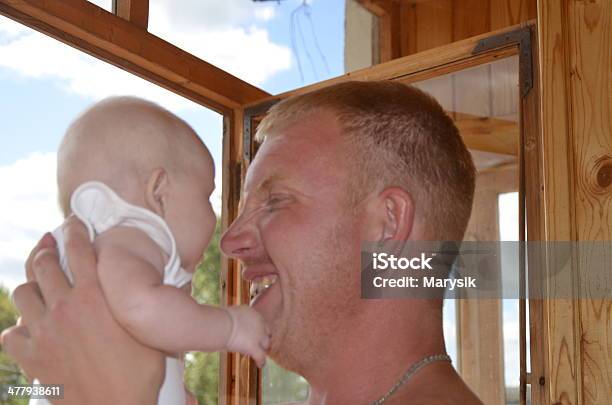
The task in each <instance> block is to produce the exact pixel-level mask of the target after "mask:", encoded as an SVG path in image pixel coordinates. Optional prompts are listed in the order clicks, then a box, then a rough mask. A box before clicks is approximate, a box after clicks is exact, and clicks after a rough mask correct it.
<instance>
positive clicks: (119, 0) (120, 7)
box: [113, 0, 149, 31]
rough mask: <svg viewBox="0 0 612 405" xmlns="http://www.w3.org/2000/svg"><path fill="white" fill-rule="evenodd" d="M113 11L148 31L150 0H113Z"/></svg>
mask: <svg viewBox="0 0 612 405" xmlns="http://www.w3.org/2000/svg"><path fill="white" fill-rule="evenodd" d="M113 13H114V14H115V15H116V16H118V17H121V18H123V19H124V20H127V21H129V22H131V23H132V24H134V25H135V26H137V27H139V28H142V29H143V30H145V31H146V29H147V27H148V25H149V0H113Z"/></svg>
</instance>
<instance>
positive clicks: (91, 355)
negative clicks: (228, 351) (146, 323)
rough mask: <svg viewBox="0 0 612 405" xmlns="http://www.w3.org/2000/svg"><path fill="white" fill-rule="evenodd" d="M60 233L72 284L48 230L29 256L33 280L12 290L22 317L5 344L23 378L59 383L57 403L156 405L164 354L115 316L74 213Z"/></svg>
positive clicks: (7, 334)
mask: <svg viewBox="0 0 612 405" xmlns="http://www.w3.org/2000/svg"><path fill="white" fill-rule="evenodd" d="M64 236H65V240H66V255H67V259H68V263H69V267H70V269H71V271H72V273H73V274H74V279H75V282H74V287H73V288H71V286H70V284H69V283H68V281H67V279H66V278H65V277H64V274H63V272H62V270H61V268H60V266H59V262H58V257H57V251H56V248H55V241H54V239H53V237H52V236H51V235H49V234H47V235H45V237H43V239H41V241H40V242H39V243H38V245H37V246H36V247H35V248H34V250H33V251H32V253H31V254H30V257H29V258H28V261H27V262H26V272H27V276H28V280H30V281H29V282H27V283H26V284H22V285H20V286H19V287H17V288H16V289H15V291H14V293H13V298H14V301H15V305H16V306H17V308H18V309H19V312H20V313H21V316H22V319H21V322H20V323H19V324H18V325H17V326H14V327H12V328H10V329H7V330H5V331H4V332H3V333H2V336H1V337H0V342H1V343H2V347H3V349H4V350H5V351H6V352H7V353H8V354H9V356H11V357H12V358H13V359H15V361H17V363H19V365H20V366H21V367H22V368H23V369H24V371H25V372H26V374H28V376H30V377H35V378H38V379H39V380H40V381H41V383H43V384H64V399H63V400H60V401H59V403H61V404H62V405H71V404H90V405H102V404H130V405H131V404H143V405H145V404H146V405H151V404H155V403H157V394H158V390H159V387H160V385H161V383H162V381H163V370H164V363H163V362H164V356H163V355H162V354H161V353H160V352H158V351H155V350H153V349H151V348H148V347H146V346H143V345H142V344H140V343H139V342H137V341H136V340H134V339H133V338H132V337H131V336H130V335H129V334H128V333H127V332H126V331H125V330H124V329H122V328H121V327H120V326H119V324H117V322H116V321H115V319H114V318H113V317H112V315H111V313H110V311H109V309H108V306H107V303H106V300H105V298H104V296H103V294H102V290H101V288H100V285H99V282H98V276H97V271H96V255H95V252H94V249H93V246H92V245H91V243H90V242H89V238H88V235H87V230H86V229H85V227H84V226H83V225H82V224H81V223H80V222H79V221H78V220H77V219H76V218H74V217H71V218H69V219H68V220H67V221H66V223H65V225H64ZM32 280H36V281H32Z"/></svg>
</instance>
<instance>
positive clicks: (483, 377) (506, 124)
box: [236, 24, 538, 404]
mask: <svg viewBox="0 0 612 405" xmlns="http://www.w3.org/2000/svg"><path fill="white" fill-rule="evenodd" d="M534 35H535V33H534V31H533V25H532V24H527V25H525V26H523V27H514V28H512V29H506V30H502V31H500V32H495V33H490V34H487V35H483V36H479V37H475V38H471V39H468V40H464V41H459V42H456V43H453V44H450V45H446V46H443V47H440V48H437V49H435V50H431V51H424V52H421V53H419V54H416V55H411V56H407V57H404V58H400V59H395V60H393V61H391V62H387V63H384V64H382V65H378V66H374V67H370V68H366V69H363V70H360V71H356V72H352V73H350V74H348V75H346V76H344V77H341V78H338V79H332V80H329V81H326V82H322V83H318V84H316V85H313V86H308V87H305V88H301V89H297V90H295V91H291V92H288V93H284V94H281V95H279V96H274V97H270V98H268V99H265V100H263V101H260V102H257V103H254V104H251V105H248V106H246V108H245V109H244V110H243V111H241V114H242V115H243V132H242V139H238V140H236V142H240V143H241V144H242V147H243V153H242V156H241V165H242V166H243V167H244V168H246V167H248V164H249V162H250V161H251V160H252V159H253V157H254V156H255V154H256V153H257V149H258V146H259V145H258V144H257V142H256V141H255V140H254V134H255V132H256V128H257V125H258V123H259V122H260V121H261V119H262V118H263V116H264V115H265V112H266V111H267V110H268V108H269V107H270V106H272V105H273V104H275V103H276V102H278V101H280V100H282V99H284V98H286V97H289V96H291V95H294V94H301V93H304V92H308V91H309V90H312V89H315V88H319V87H321V86H325V85H329V84H334V83H337V82H339V81H342V80H394V81H399V82H402V83H406V84H411V85H414V86H416V87H418V88H420V89H422V90H424V91H426V92H427V93H429V94H431V95H432V96H433V97H434V98H436V99H437V100H438V102H439V103H440V104H441V105H442V107H443V108H444V109H445V111H446V112H447V114H448V115H449V116H450V117H451V118H452V119H453V120H454V122H455V124H456V126H457V127H458V129H459V131H460V134H461V136H462V138H463V140H464V142H465V143H466V145H467V146H468V148H469V150H470V152H471V154H472V157H473V160H474V163H475V165H476V168H477V183H476V193H475V199H474V205H473V210H472V216H471V218H470V222H469V225H468V230H467V232H466V236H465V240H472V241H499V240H502V237H507V238H511V237H513V238H515V240H519V239H520V240H525V238H526V237H527V235H528V229H527V225H528V222H527V221H526V205H525V204H526V201H527V200H529V198H528V196H527V194H528V193H530V192H533V190H534V187H536V186H535V184H533V182H534V180H535V179H536V177H533V176H525V170H526V167H525V155H526V154H529V153H530V152H529V151H526V145H525V139H533V138H534V137H535V136H536V134H535V133H534V132H533V131H534V130H535V127H534V126H532V125H530V124H529V123H532V122H535V121H536V120H537V114H538V112H537V109H536V108H535V105H536V104H535V103H534V101H533V100H535V97H536V94H535V93H536V91H535V90H534V89H533V86H534V82H533V81H534V77H533V73H532V69H533V64H534V63H535V61H534V60H533V55H532V49H531V44H532V39H533V37H534ZM508 193H513V194H510V195H514V196H515V197H516V198H515V200H516V201H515V202H514V203H507V202H506V203H504V204H499V201H500V196H502V195H508ZM531 199H533V197H532V198H531ZM508 229H510V231H508ZM502 231H503V234H502V233H501V232H502ZM514 259H515V262H516V263H517V264H518V263H521V267H520V268H521V271H522V272H523V274H522V275H521V277H520V278H521V280H524V277H525V273H524V271H525V270H524V269H525V266H524V264H525V263H524V260H519V259H518V258H514ZM513 271H517V268H516V267H514V268H513ZM517 278H519V277H518V275H517ZM500 288H501V287H500ZM471 298H476V297H471ZM504 309H505V311H504ZM504 317H505V318H504ZM525 322H526V303H525V300H519V299H518V297H517V298H516V299H513V300H503V299H458V300H452V301H451V302H450V303H446V304H445V325H444V326H445V332H446V339H447V348H448V351H449V353H451V354H452V355H453V357H454V358H453V363H454V365H455V367H456V368H457V370H458V371H459V373H460V374H461V376H462V377H463V379H464V380H465V381H466V382H467V384H468V385H469V386H470V387H471V388H472V390H473V391H474V392H476V393H477V394H478V395H479V397H480V398H481V399H482V400H483V402H484V403H486V404H506V403H519V401H520V403H527V402H529V401H528V399H527V385H528V381H529V374H528V372H527V363H526V356H527V344H526V332H525V331H526V323H525ZM449 340H450V341H449ZM483 359H486V361H485V360H483ZM274 367H275V366H274V365H271V366H269V368H267V369H265V370H264V371H263V373H262V375H259V374H260V373H258V372H257V370H256V369H254V368H251V369H250V373H251V376H250V378H252V380H253V383H251V384H249V385H250V387H252V389H254V391H252V390H249V391H248V392H243V393H241V394H240V396H242V395H245V396H248V397H250V398H251V399H252V400H255V401H257V402H256V403H262V404H266V403H270V402H269V399H270V398H275V399H283V400H294V401H295V400H301V399H304V398H301V397H300V396H299V395H300V394H301V393H303V388H302V387H303V384H304V383H305V382H304V381H303V380H300V377H299V376H292V375H289V373H286V374H283V373H279V372H278V371H276V370H275V369H274ZM271 371H272V372H271ZM274 378H276V379H277V381H274V380H273V379H274ZM286 381H291V382H292V384H294V385H295V387H296V388H295V392H296V397H293V398H276V397H275V391H274V387H275V382H276V383H277V385H278V383H282V382H286ZM245 386H246V384H245Z"/></svg>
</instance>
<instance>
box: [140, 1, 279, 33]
mask: <svg viewBox="0 0 612 405" xmlns="http://www.w3.org/2000/svg"><path fill="white" fill-rule="evenodd" d="M150 7H151V10H154V9H157V10H159V11H161V12H163V13H164V15H166V16H168V18H169V19H170V20H171V21H173V22H174V23H176V25H177V26H181V27H183V28H185V29H195V30H201V29H202V28H204V29H213V30H214V29H219V28H229V27H233V26H236V25H239V24H243V23H247V22H250V21H251V20H253V19H257V20H263V21H267V20H269V19H270V18H273V17H274V16H275V8H274V6H273V5H270V4H256V3H255V2H253V1H252V0H223V1H202V0H180V1H176V0H151V2H150ZM152 20H153V19H152Z"/></svg>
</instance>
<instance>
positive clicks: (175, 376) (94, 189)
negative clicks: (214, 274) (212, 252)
mask: <svg viewBox="0 0 612 405" xmlns="http://www.w3.org/2000/svg"><path fill="white" fill-rule="evenodd" d="M70 206H71V209H72V212H73V213H74V215H76V216H77V217H78V218H79V219H80V220H81V221H83V223H84V224H85V226H87V230H88V231H89V238H90V240H91V241H93V240H94V239H95V238H96V237H97V236H98V235H99V234H101V233H103V232H105V231H107V230H109V229H111V228H113V227H115V226H130V227H134V228H138V229H140V230H141V231H143V232H145V233H146V234H147V235H148V236H149V237H150V238H151V239H152V240H153V241H155V242H156V243H157V244H158V245H159V247H160V248H161V249H162V250H163V251H164V252H165V253H166V254H167V256H168V257H169V259H168V263H167V264H166V267H165V268H164V278H163V283H164V284H166V285H171V286H174V287H178V288H181V287H183V286H185V285H186V284H187V283H188V282H189V281H191V276H192V275H191V273H188V272H187V271H185V270H183V269H182V268H181V260H180V258H179V257H178V254H177V249H176V242H175V240H174V236H173V235H172V233H171V232H170V228H169V227H168V225H167V224H166V222H165V221H164V220H163V219H162V218H161V217H159V216H158V215H156V214H155V213H153V212H152V211H149V210H147V209H145V208H142V207H137V206H135V205H131V204H129V203H127V202H125V201H124V200H123V199H121V198H120V197H119V196H118V195H117V194H116V193H115V192H114V191H113V190H111V189H110V188H109V187H108V186H106V185H105V184H103V183H100V182H95V181H92V182H87V183H84V184H82V185H81V186H80V187H79V188H77V189H76V190H75V192H74V193H73V194H72V198H71V199H70ZM53 236H54V237H55V239H56V240H57V247H58V251H59V256H60V264H61V266H62V269H63V270H64V273H65V274H66V276H67V277H68V279H69V280H70V282H71V283H73V282H74V278H73V276H72V273H71V272H70V270H69V269H68V262H67V259H66V255H65V249H64V236H63V232H62V229H61V227H60V228H58V229H56V230H55V231H54V232H53ZM183 368H184V367H183V363H182V361H180V360H178V359H176V358H173V357H167V358H166V376H165V379H164V382H163V384H162V387H161V389H160V392H159V399H158V402H157V403H158V405H177V404H184V403H185V388H184V384H183ZM35 383H38V381H35ZM101 384H104V382H101ZM30 405H50V404H49V402H48V401H46V400H44V399H32V400H30Z"/></svg>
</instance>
